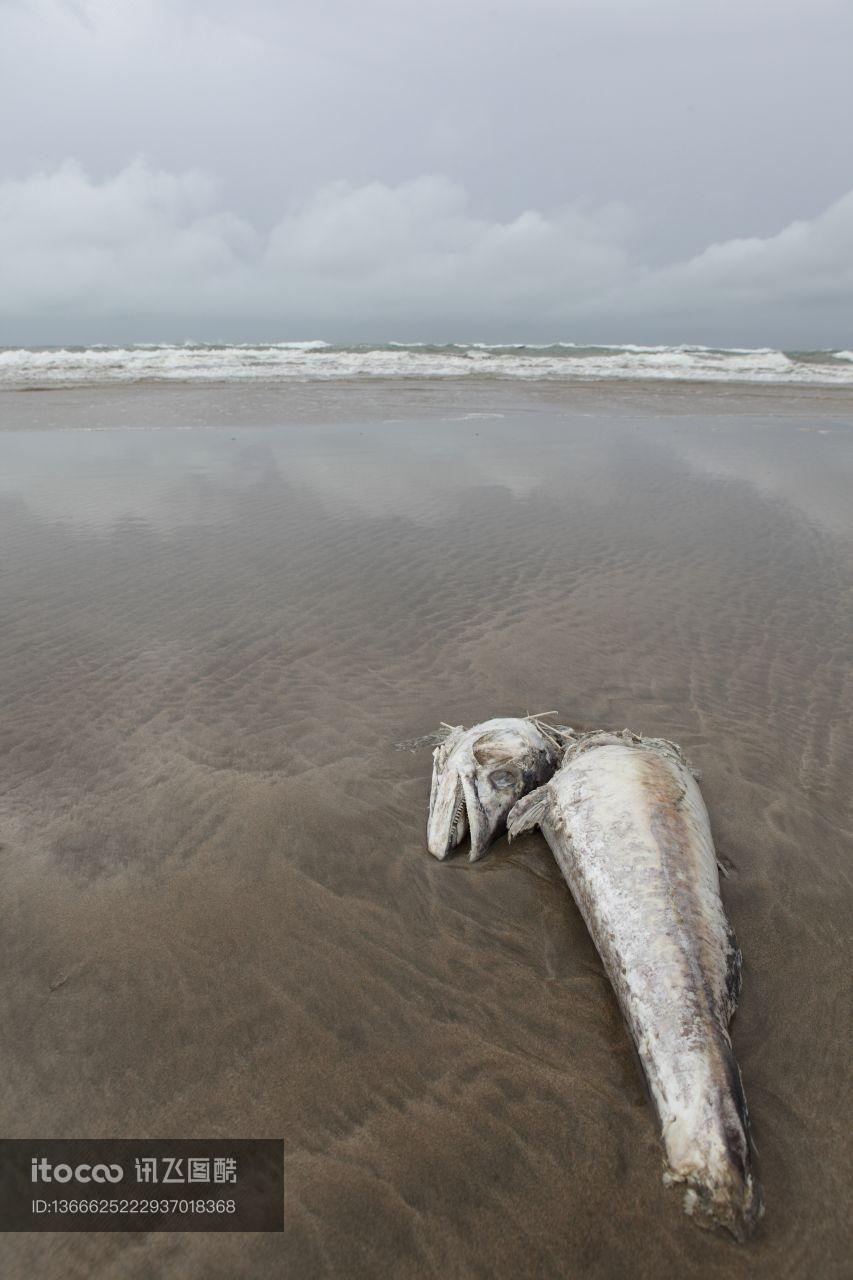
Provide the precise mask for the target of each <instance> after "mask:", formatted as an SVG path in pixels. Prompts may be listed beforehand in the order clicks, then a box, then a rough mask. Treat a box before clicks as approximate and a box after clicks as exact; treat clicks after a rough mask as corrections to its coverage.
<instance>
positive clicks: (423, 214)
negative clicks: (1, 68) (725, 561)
mask: <svg viewBox="0 0 853 1280" xmlns="http://www.w3.org/2000/svg"><path fill="white" fill-rule="evenodd" d="M640 239H641V237H640V236H639V235H638V219H637V216H636V215H635V214H634V213H632V211H631V210H630V209H629V208H627V207H626V206H625V205H621V204H616V203H609V204H604V205H601V206H600V207H597V208H591V207H583V206H581V205H577V204H572V205H566V206H563V207H561V208H557V209H554V210H550V211H542V210H535V209H526V210H525V209H521V210H519V211H518V212H517V213H516V214H514V215H512V216H509V217H507V218H503V219H501V218H496V217H494V216H492V217H485V216H480V215H479V214H478V212H477V211H476V210H475V209H474V208H473V202H472V200H471V199H470V198H469V196H468V194H467V192H466V190H465V189H464V188H463V187H462V186H461V185H460V184H459V183H456V182H453V181H451V180H450V179H449V178H447V177H445V176H442V175H425V176H421V177H417V178H415V179H412V180H410V181H405V182H400V183H397V184H387V183H382V182H368V183H361V184H352V183H348V182H343V181H340V182H333V183H329V184H326V185H323V186H320V187H319V188H317V189H316V190H315V191H314V193H313V194H311V195H309V196H308V197H307V198H306V199H304V200H302V201H301V202H300V203H299V204H298V205H295V206H294V207H292V208H291V209H289V210H288V211H287V212H285V213H284V214H283V216H281V217H279V218H278V219H276V220H274V221H273V222H272V224H271V225H268V226H266V227H265V226H262V225H259V224H255V223H253V222H251V221H250V220H248V219H247V218H245V217H244V216H241V215H239V214H238V213H235V212H232V211H230V210H229V209H228V208H226V207H224V201H223V198H222V196H221V194H220V188H219V185H218V184H217V182H216V180H215V179H214V178H212V177H211V176H210V175H209V174H205V173H203V172H200V171H195V170H193V171H187V172H175V173H170V172H165V171H163V170H158V169H155V168H153V167H151V166H149V165H148V164H146V163H145V162H143V161H141V160H139V161H136V162H134V163H133V164H131V165H128V166H127V167H125V168H122V169H121V170H120V171H119V172H117V173H116V174H115V175H114V176H111V177H107V178H105V179H104V180H102V181H96V180H94V179H92V178H91V177H90V176H88V175H87V173H86V172H85V171H84V170H83V169H82V168H81V166H80V165H79V164H77V163H75V162H72V161H69V162H67V163H65V164H63V165H61V166H59V167H58V168H55V169H53V170H51V171H46V172H42V173H37V174H35V175H32V176H30V177H27V178H25V179H19V180H12V181H5V182H2V183H0V341H2V342H3V343H5V344H6V345H15V344H18V343H28V344H32V343H37V342H44V343H56V342H66V343H68V342H75V341H77V342H91V341H99V340H100V341H107V342H109V341H147V340H155V339H167V340H168V339H175V338H183V337H193V338H196V339H217V338H223V339H229V340H240V339H243V338H246V339H252V338H258V339H264V338H288V337H295V338H302V337H307V336H323V337H328V338H331V339H333V340H343V341H346V340H349V341H359V340H367V341H375V340H382V339H389V338H398V339H403V340H417V339H421V340H435V341H445V340H454V339H459V340H467V339H478V338H480V339H484V340H500V339H507V340H525V339H527V340H530V341H543V340H544V341H548V340H554V339H566V340H577V341H594V342H606V341H613V342H625V341H640V342H648V341H660V342H685V341H690V342H704V343H708V344H709V345H744V346H746V345H759V346H760V345H773V346H783V347H788V348H791V347H804V346H828V347H840V346H848V347H849V346H850V345H851V334H850V330H849V327H848V326H849V323H850V316H851V314H853V192H850V193H849V194H847V195H845V196H843V197H842V198H841V199H839V200H837V201H836V202H835V203H833V204H831V205H830V206H829V207H828V208H827V209H825V210H824V211H823V212H821V213H819V214H817V216H815V217H813V218H811V219H807V220H800V221H796V222H793V223H791V224H790V225H788V226H786V227H784V228H782V229H780V230H778V231H777V232H776V233H775V234H772V235H770V236H768V237H766V238H758V237H754V236H752V237H748V238H742V239H730V240H727V241H724V242H721V243H719V244H712V245H710V246H709V247H707V248H706V249H705V250H704V251H703V252H701V253H699V254H698V255H696V256H693V257H691V258H688V259H686V260H683V261H675V262H671V263H664V264H663V265H661V264H660V263H659V262H658V263H654V264H650V263H649V262H645V261H644V260H643V255H642V252H641V251H640V250H639V249H638V247H637V245H638V243H639V242H640Z"/></svg>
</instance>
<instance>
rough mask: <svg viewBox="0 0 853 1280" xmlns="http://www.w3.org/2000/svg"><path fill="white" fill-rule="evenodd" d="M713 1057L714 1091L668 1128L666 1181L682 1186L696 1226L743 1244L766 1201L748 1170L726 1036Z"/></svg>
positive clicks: (743, 1110) (736, 1078) (747, 1140)
mask: <svg viewBox="0 0 853 1280" xmlns="http://www.w3.org/2000/svg"><path fill="white" fill-rule="evenodd" d="M716 1057H717V1063H716V1068H715V1071H714V1075H715V1077H716V1081H717V1083H716V1086H715V1087H713V1088H712V1089H711V1090H710V1091H709V1093H708V1094H707V1095H706V1096H704V1097H703V1098H701V1099H696V1101H695V1104H694V1105H692V1106H690V1107H689V1110H687V1111H686V1112H685V1115H684V1116H683V1117H676V1118H675V1119H674V1120H672V1121H671V1122H670V1123H669V1124H668V1125H667V1126H666V1129H665V1131H664V1145H665V1147H666V1153H667V1164H668V1169H667V1172H666V1173H665V1174H664V1181H666V1182H668V1183H681V1184H682V1185H683V1186H684V1188H685V1192H684V1208H685V1211H686V1212H687V1213H688V1214H690V1215H691V1217H693V1218H695V1219H696V1220H697V1222H698V1223H699V1225H700V1226H707V1227H711V1226H721V1227H724V1228H725V1229H726V1230H727V1231H728V1232H730V1234H731V1235H733V1236H734V1237H735V1239H736V1240H739V1241H744V1240H746V1239H748V1237H749V1236H750V1235H751V1234H752V1232H753V1230H754V1229H755V1226H756V1224H757V1222H758V1220H759V1218H760V1217H761V1215H762V1213H763V1212H764V1201H763V1196H762V1193H761V1187H760V1185H759V1183H758V1180H757V1178H756V1176H755V1174H754V1172H753V1167H752V1156H753V1147H752V1139H751V1136H750V1127H749V1113H748V1110H747V1105H746V1098H745V1097H744V1092H743V1085H742V1083H741V1078H740V1070H739V1068H738V1065H737V1062H736V1061H735V1057H734V1054H733V1053H732V1050H731V1047H730V1045H729V1043H728V1037H727V1036H726V1035H725V1034H724V1033H721V1034H720V1038H719V1043H718V1054H717V1055H716Z"/></svg>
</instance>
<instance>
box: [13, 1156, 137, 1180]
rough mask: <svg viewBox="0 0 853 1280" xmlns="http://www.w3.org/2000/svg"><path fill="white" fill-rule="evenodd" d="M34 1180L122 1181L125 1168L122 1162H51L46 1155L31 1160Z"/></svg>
mask: <svg viewBox="0 0 853 1280" xmlns="http://www.w3.org/2000/svg"><path fill="white" fill-rule="evenodd" d="M30 1177H31V1180H32V1181H33V1182H70V1181H71V1179H72V1178H73V1179H74V1181H75V1182H121V1180H122V1178H123V1177H124V1169H122V1167H121V1165H120V1164H78V1165H75V1166H74V1167H72V1166H71V1165H70V1164H51V1163H50V1161H49V1160H45V1158H44V1156H42V1158H41V1159H40V1160H37V1159H36V1158H35V1156H34V1157H33V1159H32V1161H31V1171H30Z"/></svg>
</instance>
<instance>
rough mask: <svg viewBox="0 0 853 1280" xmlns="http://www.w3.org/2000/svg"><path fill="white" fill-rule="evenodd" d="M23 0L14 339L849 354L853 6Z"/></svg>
mask: <svg viewBox="0 0 853 1280" xmlns="http://www.w3.org/2000/svg"><path fill="white" fill-rule="evenodd" d="M0 2H2V0H0ZM2 7H3V11H4V40H3V45H2V51H0V59H2V65H0V111H2V113H3V118H4V119H6V120H13V121H14V122H15V127H14V129H12V130H9V131H8V133H7V136H6V138H5V139H4V142H5V160H4V167H3V170H2V171H1V172H0V179H2V181H1V182H0V232H1V233H2V239H0V286H2V295H0V323H2V333H0V337H2V339H3V340H4V341H6V342H16V341H30V342H33V341H39V340H42V341H50V340H53V341H62V340H65V341H73V340H75V339H77V340H81V341H83V340H94V339H97V338H106V339H109V338H110V337H112V336H115V337H118V338H120V339H121V340H126V339H130V338H155V337H166V336H186V335H192V336H196V337H210V336H227V337H235V338H236V337H241V336H249V337H255V336H257V337H264V336H280V335H282V334H288V335H292V336H304V335H305V334H306V333H307V332H317V331H319V332H323V333H324V334H329V335H330V336H334V337H351V338H356V339H357V338H360V337H369V338H377V337H388V336H402V337H447V338H449V337H454V336H457V337H484V338H493V337H495V338H496V337H503V336H506V337H519V338H522V337H529V338H531V339H532V340H546V339H548V338H551V337H555V336H559V337H572V338H579V339H580V340H585V339H591V340H598V341H607V340H611V341H681V340H683V341H707V342H711V343H730V344H743V345H747V344H750V343H755V344H758V345H762V344H765V343H766V344H784V345H788V346H791V345H796V346H815V345H829V346H849V345H850V342H851V339H850V334H849V328H848V326H849V311H850V304H851V301H853V288H852V287H851V281H850V260H851V254H850V226H851V214H850V201H849V197H844V196H843V193H844V192H845V191H847V190H848V189H849V188H850V187H851V185H853V174H851V172H850V167H849V158H848V154H847V152H848V145H847V140H846V121H847V120H848V119H849V118H850V115H851V108H853V80H851V77H850V76H849V74H848V67H847V63H848V51H849V48H850V47H851V37H853V9H851V6H850V5H849V4H847V3H842V0H812V3H810V4H808V5H806V4H805V2H804V0H772V2H771V0H742V2H741V3H739V4H735V3H734V0H717V3H715V4H713V5H712V4H711V3H706V0H698V2H697V3H696V4H694V5H690V6H684V5H683V4H677V3H676V2H675V0H650V3H649V4H647V5H644V6H637V5H636V4H634V3H632V2H629V0H599V2H598V3H596V4H592V3H590V2H588V0H585V2H581V0H531V2H530V3H529V4H528V5H526V6H524V7H523V9H522V7H521V6H519V5H517V4H515V3H511V2H510V0H490V2H489V3H487V2H486V0H466V3H464V4H461V5H460V4H458V3H456V4H453V5H451V4H449V3H448V2H447V0H436V3H434V4H432V5H430V6H422V5H415V4H414V3H412V4H405V3H399V0H396V2H395V3H392V2H391V0H364V3H362V4H360V5H358V6H354V5H352V4H344V3H343V0H324V2H318V3H316V4H314V5H312V6H304V5H296V4H292V3H291V4H287V3H286V4H272V3H270V2H267V0H246V2H245V3H244V4H243V5H241V6H240V7H239V8H237V7H236V6H234V5H233V4H231V3H228V4H225V3H224V2H222V0H207V2H206V3H204V4H202V3H200V2H199V0H173V2H172V3H169V4H166V3H160V0H138V2H137V3H134V4H132V5H131V4H121V3H118V2H117V0H110V3H107V0H73V3H65V4H59V3H58V2H57V3H54V2H53V0H30V2H29V3H23V2H22V0H18V2H17V3H16V2H14V0H12V2H11V3H10V0H5V3H3V4H2ZM138 155H144V156H146V157H147V160H146V161H145V162H144V163H143V162H141V161H134V160H133V157H134V156H138ZM69 157H73V158H74V160H73V161H71V160H69ZM425 175H426V176H425ZM839 197H841V198H840V199H839Z"/></svg>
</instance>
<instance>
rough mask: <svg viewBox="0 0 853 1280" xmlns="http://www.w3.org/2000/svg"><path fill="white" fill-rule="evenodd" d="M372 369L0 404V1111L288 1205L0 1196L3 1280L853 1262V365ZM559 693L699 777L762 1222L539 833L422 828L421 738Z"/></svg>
mask: <svg viewBox="0 0 853 1280" xmlns="http://www.w3.org/2000/svg"><path fill="white" fill-rule="evenodd" d="M349 392H351V394H348V388H347V387H345V386H336V387H335V388H333V389H327V388H311V387H306V386H302V387H299V388H290V387H287V388H281V387H270V388H267V389H263V388H253V389H252V390H251V392H249V391H248V390H247V391H246V393H245V394H244V393H243V389H242V388H240V387H233V386H232V387H227V388H204V387H192V388H182V387H169V388H165V389H153V390H152V389H147V390H143V389H137V388H132V387H131V388H119V389H111V390H102V391H98V390H87V389H80V390H75V391H56V392H50V393H18V394H11V393H6V394H5V395H3V396H0V423H2V428H3V430H2V433H0V546H2V562H0V569H1V570H2V614H0V698H2V719H0V793H2V795H1V796H0V844H2V849H0V872H1V873H2V890H1V891H0V892H1V893H2V897H0V900H2V903H3V907H2V931H0V935H1V936H2V980H0V1026H2V1032H3V1068H2V1072H0V1116H1V1117H2V1125H0V1128H2V1132H3V1133H4V1134H5V1135H6V1136H10V1137H16V1136H18V1137H25V1136H26V1137H29V1136H45V1137H49V1136H99V1135H103V1136H128V1137H133V1136H175V1137H182V1136H185V1137H192V1136H199V1137H206V1136H208V1135H216V1134H219V1135H229V1136H234V1137H243V1136H246V1137H249V1136H258V1137H282V1138H283V1139H284V1142H285V1183H286V1205H285V1231H284V1234H283V1235H281V1236H245V1235H186V1236H182V1235H169V1234H150V1235H134V1236H125V1235H106V1236H100V1237H99V1236H96V1235H77V1236H71V1235H5V1236H3V1235H0V1270H2V1274H3V1276H4V1278H5V1280H18V1277H20V1278H21V1280H24V1277H26V1278H27V1280H29V1278H30V1277H36V1276H37V1277H39V1280H77V1278H78V1277H79V1278H80V1280H84V1278H87V1280H88V1278H89V1277H94V1278H95V1280H107V1278H109V1280H112V1278H113V1277H122V1278H124V1277H126V1278H131V1277H132V1278H133V1280H143V1278H146V1280H147V1277H152V1278H153V1277H161V1276H172V1275H175V1276H181V1277H187V1278H191V1280H195V1278H196V1277H197V1278H198V1280H218V1278H220V1277H221V1278H222V1280H237V1278H238V1277H255V1276H282V1277H287V1280H296V1278H297V1277H298V1278H299V1280H302V1278H303V1277H304V1278H306V1280H314V1278H315V1277H316V1278H317V1280H320V1278H322V1277H327V1276H328V1277H341V1278H344V1277H345V1278H346V1280H361V1278H362V1277H364V1278H365V1280H368V1278H370V1280H374V1278H377V1277H386V1276H388V1277H391V1276H393V1277H395V1280H397V1278H399V1280H403V1278H407V1277H460V1278H462V1277H464V1278H467V1277H482V1278H483V1280H503V1278H504V1277H506V1280H510V1278H511V1280H522V1278H526V1277H537V1278H539V1277H542V1278H551V1277H575V1276H581V1275H583V1276H593V1277H608V1278H609V1277H614V1278H615V1277H623V1276H631V1277H634V1276H636V1277H646V1276H647V1277H655V1280H657V1278H659V1277H670V1276H672V1277H675V1276H678V1277H709V1278H712V1277H713V1278H716V1277H719V1280H723V1278H725V1280H735V1278H737V1277H750V1278H752V1277H768V1278H770V1277H772V1278H773V1280H778V1278H779V1277H804V1278H805V1277H820V1278H821V1280H831V1278H832V1277H836V1276H837V1277H840V1276H842V1275H845V1274H848V1275H849V1270H847V1268H848V1267H849V1255H848V1253H847V1249H848V1247H849V1245H850V1241H849V1237H846V1235H845V1225H844V1224H845V1220H846V1216H847V1206H848V1204H849V1186H850V1178H851V1169H850V1164H849V1126H850V1109H849V1053H850V1017H849V973H850V954H849V945H848V936H849V922H850V908H851V894H850V884H849V857H848V852H849V847H850V835H851V826H852V825H853V823H851V805H850V797H851V790H852V789H853V788H851V778H853V741H852V740H851V725H853V698H851V663H850V659H851V617H853V613H852V612H851V605H853V511H851V505H852V504H851V499H850V495H851V493H853V398H851V396H850V394H849V393H845V394H841V393H833V394H830V393H822V392H820V391H814V392H808V391H806V390H802V389H801V390H798V391H797V392H795V393H794V392H784V393H783V392H781V391H768V392H767V393H760V392H759V391H757V390H756V389H755V388H751V389H749V391H744V392H740V391H738V390H737V389H736V388H713V389H709V390H704V389H703V388H698V387H694V388H686V387H678V388H672V389H669V388H666V387H655V386H645V387H643V388H642V389H639V388H632V387H631V386H630V385H623V386H621V387H619V388H618V389H617V390H615V391H614V390H612V389H608V388H606V387H603V388H597V387H579V388H566V387H562V388H548V387H545V388H543V387H542V386H536V387H531V388H529V389H527V388H524V387H518V386H512V387H507V386H504V385H500V384H491V385H490V384H476V383H473V384H468V385H466V386H464V387H459V386H456V385H450V384H448V385H441V384H417V383H411V384H396V385H392V384H388V385H385V384H371V385H361V386H358V387H355V388H350V389H349ZM89 428H97V429H94V430H93V429H89ZM146 428H150V429H146ZM182 428H186V429H182ZM551 707H554V708H558V709H559V711H560V713H561V715H562V716H563V717H564V719H565V721H566V722H567V723H569V724H574V725H576V726H583V725H586V726H592V725H604V726H608V727H612V728H616V729H621V728H622V727H623V726H625V725H627V726H630V727H631V728H632V729H634V730H636V731H637V732H642V733H646V734H652V735H658V736H663V737H666V738H671V739H674V740H676V741H678V742H679V743H680V744H681V745H682V747H683V748H684V750H685V752H686V754H687V755H688V756H689V758H690V759H691V761H692V762H693V763H694V764H695V765H696V766H698V767H699V768H700V769H701V771H702V783H701V785H702V790H703V794H704V796H705V799H706V802H707V804H708V807H709V810H710V813H711V818H712V824H713V828H714V833H715V839H716V841H717V847H718V851H719V854H720V857H721V860H722V861H723V862H724V863H725V865H726V866H727V868H728V869H729V873H730V874H729V876H728V878H727V879H726V880H725V881H724V883H723V894H724V899H725V904H726V908H727V910H728V913H729V916H730V918H731V921H732V923H733V925H734V928H735V930H736V932H737V935H738V939H739V941H740V944H741V947H742V949H743V952H744V956H745V964H744V992H743V998H742V1002H741V1007H740V1011H739V1012H738V1015H737V1017H736V1019H735V1022H734V1025H733V1037H734V1044H735V1050H736V1053H737V1056H738V1059H739V1061H740V1064H741V1069H742V1073H743V1079H744V1083H745V1088H746V1093H747V1097H748V1099H749V1103H750V1109H751V1113H752V1118H753V1126H754V1133H755V1138H756V1141H757V1144H758V1148H759V1153H760V1158H759V1162H758V1172H759V1176H760V1178H761V1181H762V1184H763V1187H764V1192H765V1197H766V1205H767V1210H766V1216H765V1218H764V1220H763V1222H762V1223H761V1225H760V1227H759V1229H758V1233H757V1235H756V1238H755V1239H754V1241H753V1242H752V1243H751V1244H750V1245H748V1246H746V1247H739V1246H737V1245H736V1244H734V1243H732V1242H730V1241H728V1240H727V1239H725V1238H723V1237H716V1236H713V1235H710V1234H707V1233H704V1232H702V1231H700V1230H699V1229H698V1228H697V1227H696V1226H695V1225H693V1224H691V1222H690V1221H689V1220H688V1219H686V1218H685V1217H684V1216H683V1215H682V1212H681V1207H680V1197H679V1195H678V1194H677V1193H674V1192H671V1191H667V1190H666V1189H665V1188H664V1187H663V1185H662V1183H661V1169H662V1158H661V1150H660V1146H659V1142H658V1138H657V1134H656V1128H655V1122H654V1118H653V1115H652V1112H651V1108H650V1106H649V1103H648V1100H647V1097H646V1093H645V1090H644V1085H643V1081H642V1077H641V1073H640V1070H639V1068H638V1065H637V1062H636V1059H635V1057H634V1055H633V1052H632V1049H631V1045H630V1041H629V1037H628V1034H627V1032H626V1030H625V1028H624V1026H623V1025H622V1022H621V1020H620V1016H619V1013H618V1009H617V1006H616V1002H615V999H614V997H613V994H612V992H611V990H610V987H609V985H608V983H607V981H606V979H605V977H604V974H603V971H602V967H601V964H600V962H599V960H598V957H597V955H596V953H595V950H594V948H593V946H592V944H591V942H590V940H589V938H588V936H587V933H586V930H585V928H584V925H583V922H582V920H581V918H580V916H579V914H578V911H577V910H576V908H575V906H574V904H573V902H572V900H571V898H570V896H569V894H568V891H567V889H566V887H565V884H564V882H563V881H562V879H561V878H560V875H559V873H558V871H557V869H556V866H555V864H554V862H553V859H552V858H551V855H550V854H549V852H548V850H547V847H546V846H545V844H544V842H543V840H542V839H541V837H540V836H539V835H538V834H531V835H526V836H524V837H523V838H522V839H520V840H519V841H518V842H517V843H514V844H513V845H512V846H511V847H508V846H507V844H506V842H505V841H501V842H499V843H498V844H497V845H496V846H495V848H494V850H493V851H492V853H491V855H490V856H489V857H488V858H487V859H485V860H484V861H483V862H482V863H479V864H477V865H475V866H470V865H468V863H467V861H466V860H465V858H464V856H463V857H461V858H455V859H452V860H451V861H450V862H448V863H445V864H440V863H438V862H437V861H435V860H434V859H432V858H431V857H430V856H429V855H428V854H427V852H426V849H425V823H426V810H427V797H428V794H429V776H430V765H431V761H430V753H429V750H428V749H422V750H420V751H417V750H416V751H406V750H399V749H396V748H395V746H394V744H395V742H398V741H400V740H403V739H410V738H415V737H417V736H419V735H421V734H424V733H427V732H428V731H429V730H431V729H433V728H435V727H436V725H437V724H438V722H439V721H440V720H449V721H452V722H454V723H463V722H464V723H466V724H470V723H472V722H473V721H475V720H481V719H484V718H487V717H489V716H491V715H497V714H502V715H509V714H517V713H519V712H522V713H523V712H524V711H526V710H530V711H537V710H541V709H545V708H551Z"/></svg>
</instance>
